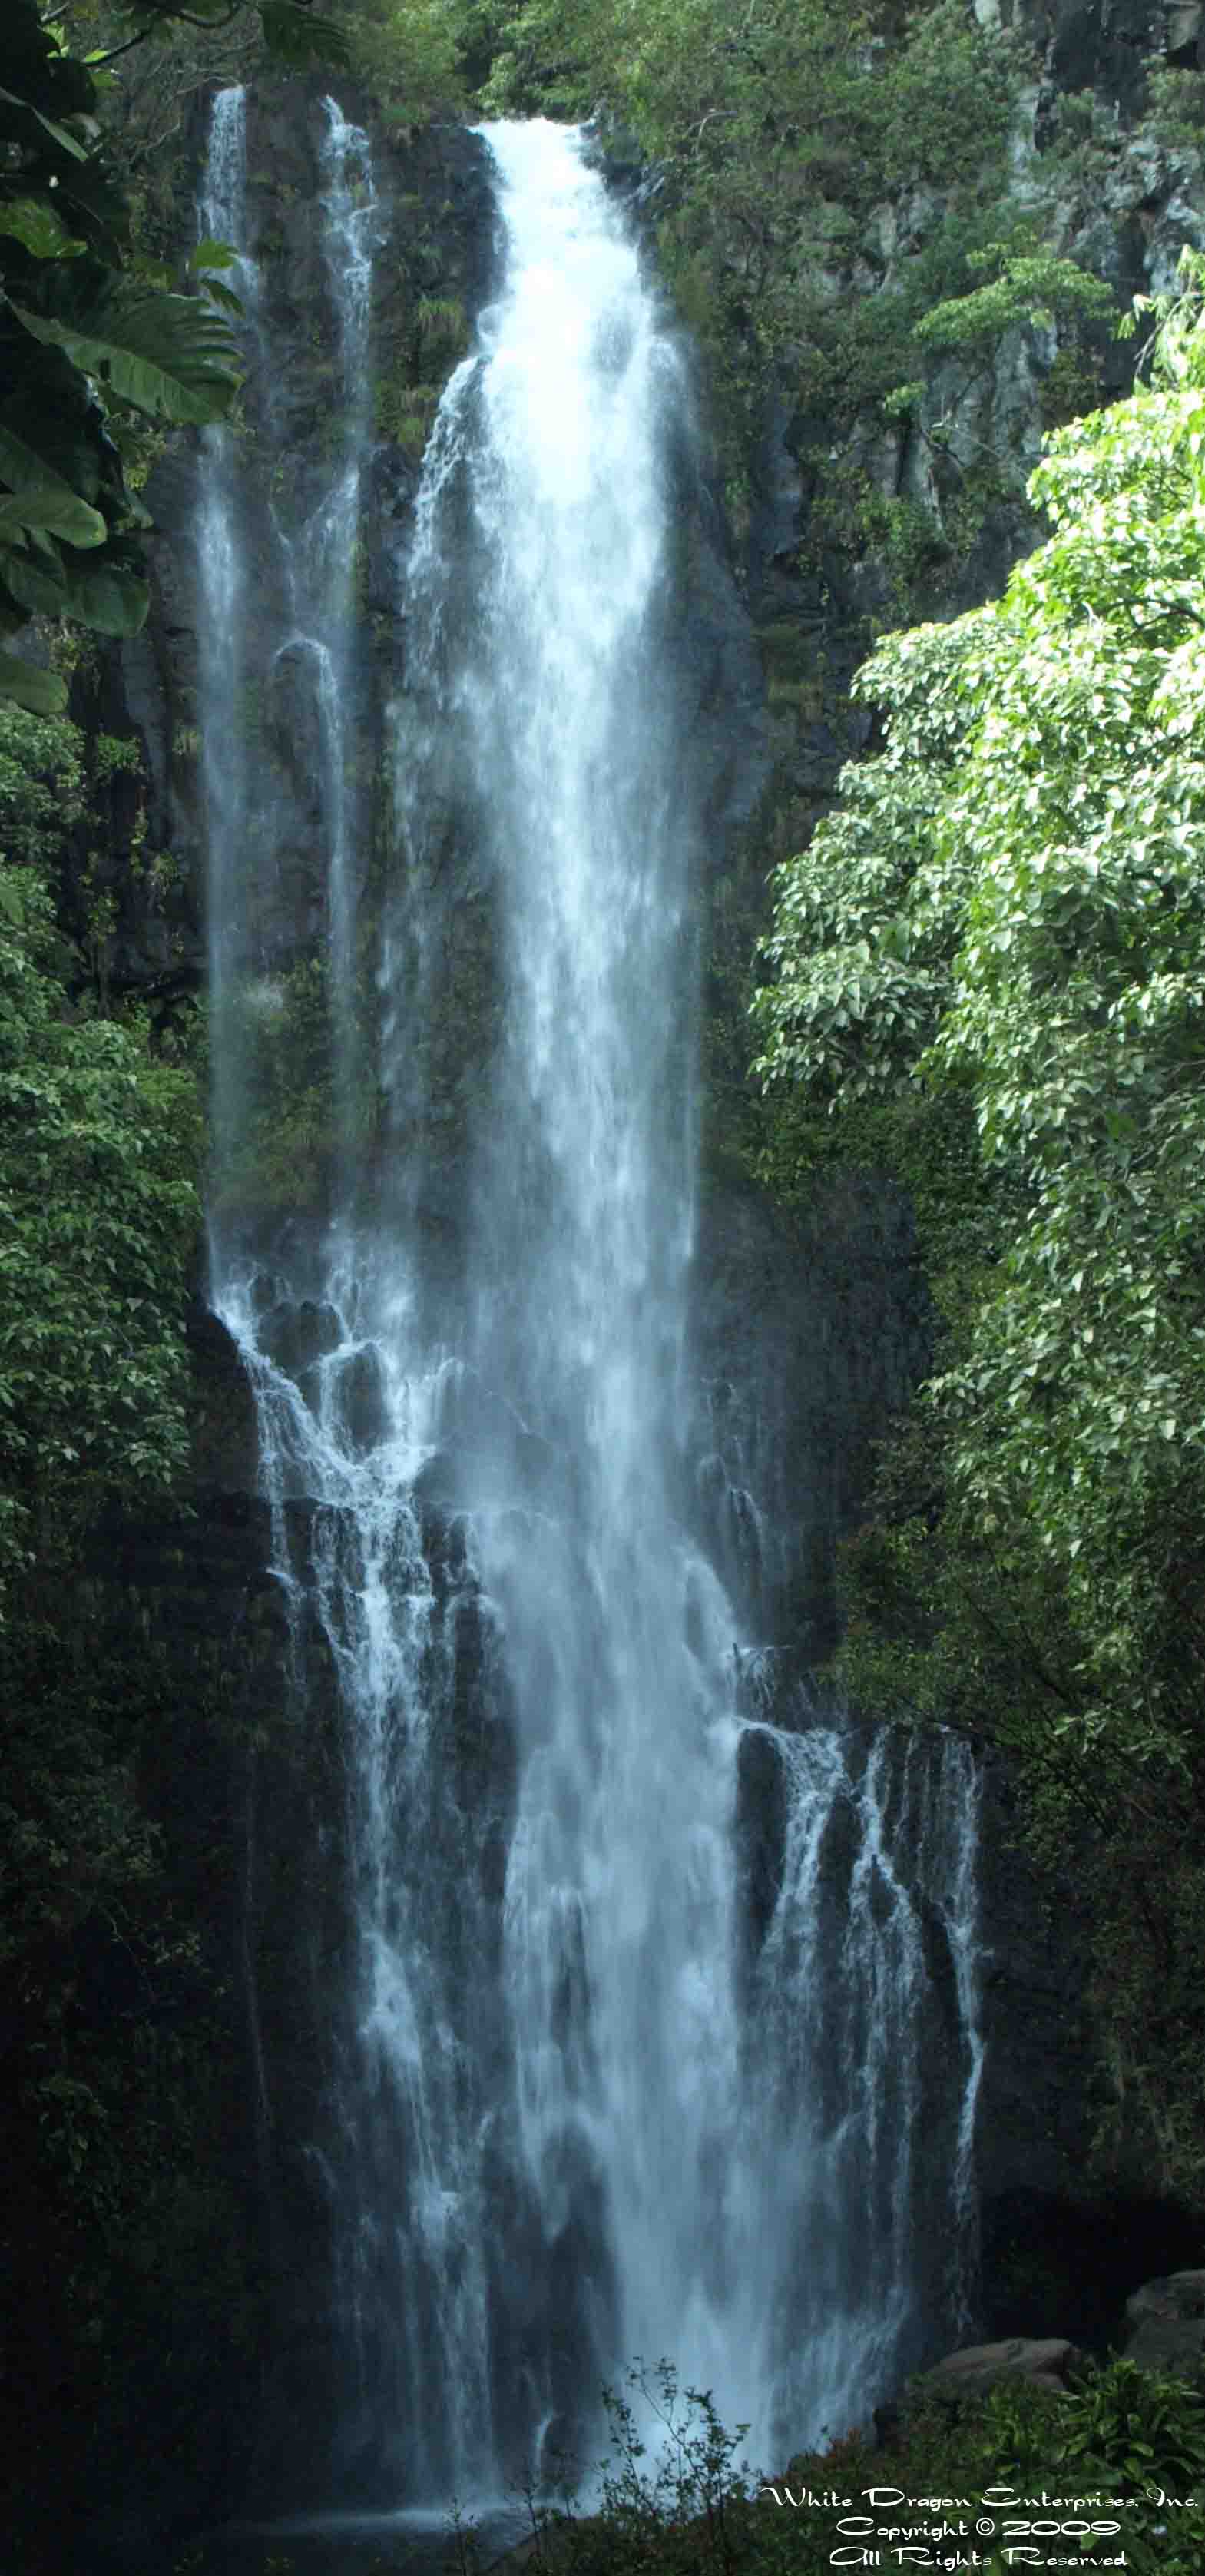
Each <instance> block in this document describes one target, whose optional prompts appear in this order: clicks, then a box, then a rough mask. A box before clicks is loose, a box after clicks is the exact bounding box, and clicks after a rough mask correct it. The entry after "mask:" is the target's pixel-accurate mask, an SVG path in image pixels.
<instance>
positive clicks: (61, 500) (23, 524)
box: [0, 430, 109, 546]
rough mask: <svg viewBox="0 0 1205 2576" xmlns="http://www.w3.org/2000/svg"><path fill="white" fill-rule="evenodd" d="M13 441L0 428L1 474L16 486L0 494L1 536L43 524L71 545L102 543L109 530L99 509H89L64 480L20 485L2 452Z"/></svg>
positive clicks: (9, 535) (13, 535)
mask: <svg viewBox="0 0 1205 2576" xmlns="http://www.w3.org/2000/svg"><path fill="white" fill-rule="evenodd" d="M14 444H15V442H14V441H13V440H6V439H5V437H4V432H3V430H0V476H3V479H4V481H5V482H6V483H12V482H17V486H18V488H17V489H16V491H14V492H13V494H12V495H11V497H10V496H9V495H8V494H7V493H3V494H0V539H2V538H9V539H11V538H13V537H15V536H18V535H19V533H20V531H21V530H22V528H45V529H46V530H47V532H48V533H49V535H51V536H53V537H65V538H66V541H67V543H68V545H70V546H103V544H104V542H105V538H106V537H107V535H108V533H109V531H108V529H107V528H106V526H105V523H104V520H103V519H102V517H101V515H100V512H99V510H90V509H89V507H88V504H87V502H86V501H81V500H80V498H79V495H78V494H77V493H75V492H72V491H70V490H69V489H68V486H67V485H66V484H65V483H57V482H51V481H49V480H45V479H40V480H39V481H38V482H36V483H34V484H33V485H31V486H28V487H27V488H26V489H25V490H22V489H21V488H20V483H19V480H18V478H17V477H16V476H14V475H13V474H11V473H10V472H9V469H8V462H7V458H6V455H5V452H4V451H5V448H6V447H11V446H13V445H14Z"/></svg>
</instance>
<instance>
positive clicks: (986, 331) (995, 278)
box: [913, 228, 1116, 352]
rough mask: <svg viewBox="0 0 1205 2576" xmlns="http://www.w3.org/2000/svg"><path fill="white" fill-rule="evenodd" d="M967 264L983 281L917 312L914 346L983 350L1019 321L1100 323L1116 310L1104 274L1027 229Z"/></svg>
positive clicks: (991, 246)
mask: <svg viewBox="0 0 1205 2576" xmlns="http://www.w3.org/2000/svg"><path fill="white" fill-rule="evenodd" d="M1027 235H1028V237H1027ZM967 268H968V270H969V271H970V273H971V275H972V276H981V277H982V278H983V280H984V282H983V284H982V285H981V286H974V287H969V288H968V290H967V292H966V293H965V294H964V295H957V296H951V297H947V298H946V299H945V300H944V301H943V302H942V303H940V304H935V305H934V306H933V307H932V308H931V310H930V311H929V312H928V313H924V314H922V316H921V318H920V321H919V322H918V323H917V325H916V328H915V332H914V334H913V336H914V338H915V340H916V342H917V345H918V347H920V348H922V349H935V350H937V349H940V350H969V351H973V352H982V351H984V350H985V349H991V348H992V347H993V346H994V344H995V343H996V341H998V340H999V339H1000V338H1002V336H1003V334H1004V332H1005V331H1008V330H1011V329H1012V328H1013V327H1014V325H1015V324H1016V323H1018V322H1031V323H1050V322H1054V321H1068V320H1072V319H1074V320H1078V321H1104V320H1106V319H1108V318H1110V317H1111V316H1112V315H1113V313H1114V312H1115V309H1116V308H1115V305H1114V299H1113V295H1112V292H1111V290H1110V289H1109V287H1107V286H1106V285H1105V283H1104V280H1103V278H1099V277H1091V276H1089V274H1088V272H1087V270H1086V269H1083V268H1080V267H1079V266H1077V264H1076V262H1075V261H1074V260H1071V259H1059V258H1057V257H1056V255H1055V253H1054V252H1053V251H1050V250H1044V249H1043V248H1042V247H1041V246H1040V244H1039V243H1038V242H1037V240H1036V237H1035V236H1034V235H1033V234H1032V231H1031V230H1030V229H1029V228H1027V233H1022V234H1014V236H1013V237H1012V239H1011V240H1010V241H1002V242H990V243H989V244H988V245H987V246H986V248H985V249H983V250H979V251H970V252H968V254H967Z"/></svg>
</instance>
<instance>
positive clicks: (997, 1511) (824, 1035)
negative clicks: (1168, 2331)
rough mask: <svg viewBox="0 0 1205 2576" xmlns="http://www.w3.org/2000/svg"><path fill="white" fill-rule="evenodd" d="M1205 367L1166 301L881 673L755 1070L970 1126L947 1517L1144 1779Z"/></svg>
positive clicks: (1204, 1384) (1198, 1346) (1186, 1361)
mask: <svg viewBox="0 0 1205 2576" xmlns="http://www.w3.org/2000/svg"><path fill="white" fill-rule="evenodd" d="M1202 354H1203V352H1202V334H1201V327H1200V324H1199V321H1198V319H1197V314H1196V308H1195V304H1190V306H1189V307H1188V309H1186V310H1185V311H1183V312H1182V313H1181V314H1180V315H1179V316H1178V317H1177V318H1176V319H1175V321H1174V322H1171V323H1169V324H1168V326H1167V330H1166V333H1165V340H1164V347H1163V356H1162V361H1161V374H1160V378H1159V381H1158V383H1157V385H1155V386H1154V387H1152V388H1151V389H1149V390H1144V391H1143V392H1141V393H1140V394H1139V395H1137V396H1136V397H1135V398H1134V400H1133V401H1132V402H1130V403H1128V404H1123V405H1121V406H1119V407H1118V408H1117V409H1116V410H1115V411H1113V412H1110V413H1106V414H1103V415H1099V416H1097V417H1096V418H1095V419H1094V420H1093V421H1090V422H1089V423H1086V424H1083V425H1081V426H1080V427H1079V428H1077V429H1072V430H1067V431H1064V432H1061V433H1059V434H1058V435H1057V436H1056V437H1055V438H1054V439H1053V440H1052V441H1051V442H1050V444H1049V450H1048V454H1047V457H1046V460H1045V462H1044V463H1043V465H1042V466H1041V467H1040V468H1039V470H1038V472H1037V473H1036V474H1035V476H1034V478H1033V482H1032V484H1031V494H1032V497H1033V499H1034V500H1035V502H1037V503H1039V504H1040V505H1042V506H1044V507H1045V509H1046V510H1047V512H1048V514H1049V516H1050V518H1051V519H1052V521H1053V522H1054V527H1055V533H1054V535H1053V536H1052V538H1051V539H1050V541H1049V542H1048V543H1047V544H1046V545H1045V546H1044V547H1042V548H1041V549H1040V550H1039V552H1038V553H1037V554H1035V555H1034V556H1032V557H1031V558H1030V559H1029V561H1028V562H1027V563H1025V564H1024V565H1022V566H1021V567H1020V568H1019V569H1018V571H1017V572H1016V573H1015V574H1014V575H1013V578H1012V581H1011V582H1010V585H1009V589H1008V593H1007V595H1006V597H1005V599H1004V600H1003V601H1002V602H1000V603H998V604H996V605H992V606H989V607H987V608H985V609H982V610H978V611H976V612H974V613H973V614H972V615H971V616H969V617H965V618H962V619H959V620H958V621H957V622H956V623H955V624H954V625H952V626H948V627H929V628H922V629H920V630H918V631H917V632H915V633H913V634H909V635H904V636H898V637H892V638H890V639H889V640H888V641H887V642H886V643H884V644H883V645H882V646H881V647H880V649H879V651H878V653H877V655H876V657H875V659H874V661H873V662H872V663H871V664H870V665H868V667H867V669H866V671H865V672H864V673H863V674H862V675H861V679H860V682H859V687H860V691H861V693H862V694H863V695H864V696H866V697H867V698H869V699H871V700H872V701H873V702H874V703H875V704H876V705H877V706H878V707H879V708H880V709H881V710H882V711H883V715H884V719H885V724H886V732H887V742H886V748H885V750H884V752H883V753H882V755H881V756H880V757H879V758H878V759H876V760H873V761H869V762H866V763H864V764H862V765H861V766H859V767H855V768H853V769H850V770H848V771H847V772H846V773H845V775H844V778H843V782H842V798H841V803H840V806H839V808H838V810H837V812H836V814H835V815H834V817H833V818H832V819H831V820H830V821H829V822H828V823H826V824H825V825H824V826H823V827H822V829H821V831H820V832H819V833H818V834H817V836H816V839H815V841H814V842H813V844H812V847H811V849H810V851H809V852H808V853H807V854H806V856H805V857H804V858H802V859H799V860H796V861H792V862H790V863H789V864H788V865H787V866H786V867H785V868H784V869H783V870H781V871H780V875H779V903H778V913H777V919H776V924H775V928H774V931H773V933H772V935H771V938H770V940H769V942H768V945H767V955H768V957H769V958H770V960H771V962H772V963H773V964H774V965H775V967H776V968H777V970H778V972H777V981H776V982H775V983H773V984H771V985H769V986H767V987H766V989H765V990H764V992H763V994H762V995H761V996H760V998H759V1002H758V1011H759V1015H760V1025H761V1027H762V1030H763V1034H764V1038H765V1053H764V1055H763V1057H762V1058H761V1059H760V1067H759V1069H760V1071H761V1072H762V1074H763V1076H765V1077H767V1078H769V1079H782V1078H783V1077H784V1076H790V1077H792V1078H794V1079H796V1080H802V1081H803V1082H805V1083H806V1084H807V1085H808V1086H809V1088H810V1089H811V1091H812V1093H813V1095H814V1096H817V1097H823V1098H826V1099H827V1100H828V1101H829V1102H830V1103H831V1104H832V1106H833V1107H834V1108H835V1109H836V1110H838V1111H839V1110H840V1109H841V1108H842V1106H845V1105H848V1104H850V1103H852V1102H855V1101H860V1100H864V1099H867V1098H871V1097H878V1098H888V1097H890V1096H892V1095H893V1094H895V1093H898V1092H899V1090H900V1089H901V1088H907V1087H909V1086H913V1085H917V1086H919V1087H920V1089H921V1091H922V1092H925V1091H928V1090H930V1089H932V1090H938V1091H941V1090H945V1089H948V1090H950V1091H952V1092H953V1093H960V1092H964V1093H966V1094H967V1096H969V1097H970V1098H971V1099H972V1100H973V1101H974V1104H975V1114H976V1119H977V1124H978V1129H979V1135H980V1143H981V1152H982V1159H983V1168H984V1183H985V1189H986V1191H987V1193H988V1195H989V1196H993V1195H994V1196H995V1198H996V1200H997V1202H998V1204H999V1206H1000V1209H1001V1214H1002V1219H1003V1215H1004V1211H1005V1210H1007V1211H1008V1219H1009V1223H1010V1225H1015V1226H1016V1229H1017V1230H1016V1235H1015V1240H1014V1241H1013V1243H1012V1246H1011V1249H1010V1250H1009V1253H1008V1256H1007V1259H1006V1261H1005V1262H1004V1264H1003V1267H1002V1272H1001V1278H1000V1284H999V1287H998V1288H997V1289H996V1290H995V1292H994V1293H991V1294H988V1295H986V1296H985V1297H984V1299H983V1301H982V1303H981V1305H980V1307H979V1310H978V1312H977V1315H976V1318H975V1323H974V1328H973V1331H972V1334H971V1337H970V1341H969V1345H968V1347H967V1349H966V1351H965V1353H964V1354H962V1355H961V1356H960V1358H959V1360H958V1362H957V1364H956V1365H955V1366H953V1367H952V1368H950V1369H948V1370H947V1371H945V1372H944V1373H943V1375H942V1377H941V1378H940V1379H939V1380H938V1381H937V1383H936V1384H935V1386H934V1388H933V1390H932V1395H931V1401H932V1402H933V1404H934V1405H935V1406H936V1407H937V1408H938V1410H939V1412H940V1413H941V1414H942V1416H943V1418H944V1420H945V1422H946V1424H947V1427H948V1432H949V1452H948V1455H949V1467H950V1476H951V1483H952V1487H953V1491H954V1493H955V1495H956V1497H957V1498H958V1500H959V1501H960V1503H961V1506H962V1508H963V1509H964V1510H965V1511H966V1512H967V1513H968V1514H970V1515H972V1516H973V1517H974V1518H975V1520H976V1522H977V1524H978V1526H979V1528H980V1529H981V1530H982V1531H983V1532H985V1533H987V1534H990V1533H991V1532H993V1531H994V1530H996V1529H997V1528H999V1527H1001V1526H1003V1525H1005V1524H1008V1525H1009V1526H1012V1525H1014V1524H1016V1525H1020V1526H1023V1527H1025V1528H1026V1529H1027V1530H1028V1531H1029V1532H1030V1533H1031V1535H1032V1536H1033V1537H1034V1538H1036V1540H1037V1541H1038V1542H1039V1544H1040V1546H1041V1547H1042V1548H1043V1550H1044V1551H1045V1552H1046V1553H1047V1555H1048V1556H1049V1557H1050V1558H1051V1559H1052V1560H1053V1562H1054V1563H1055V1564H1056V1565H1057V1566H1058V1568H1059V1570H1060V1573H1061V1575H1062V1578H1063V1580H1064V1581H1065V1583H1066V1585H1067V1587H1068V1592H1069V1596H1070V1597H1071V1598H1072V1599H1073V1600H1074V1601H1076V1602H1077V1603H1078V1606H1079V1610H1080V1613H1081V1615H1082V1617H1083V1620H1084V1623H1085V1626H1086V1627H1089V1626H1090V1627H1091V1628H1093V1629H1094V1630H1095V1632H1096V1636H1097V1646H1096V1650H1095V1651H1096V1660H1097V1666H1098V1670H1099V1677H1100V1681H1101V1684H1102V1686H1103V1687H1105V1688H1108V1687H1109V1676H1110V1675H1112V1676H1114V1677H1115V1680H1116V1684H1117V1687H1118V1688H1119V1690H1122V1689H1123V1690H1125V1691H1127V1692H1128V1691H1130V1690H1131V1689H1132V1688H1134V1687H1135V1685H1136V1684H1137V1683H1138V1680H1139V1675H1140V1674H1142V1675H1144V1676H1145V1679H1144V1681H1143V1684H1142V1686H1141V1711H1142V1714H1141V1716H1137V1715H1136V1723H1135V1725H1134V1727H1133V1728H1132V1730H1131V1735H1132V1741H1133V1742H1134V1744H1135V1745H1138V1744H1139V1743H1140V1742H1142V1741H1146V1742H1148V1743H1149V1745H1150V1746H1151V1747H1152V1749H1153V1747H1154V1745H1155V1744H1156V1742H1157V1743H1158V1744H1159V1746H1160V1748H1161V1750H1162V1753H1163V1756H1164V1758H1167V1757H1168V1755H1169V1752H1170V1746H1171V1743H1172V1741H1173V1740H1174V1735H1175V1729H1174V1727H1173V1728H1172V1731H1171V1734H1170V1735H1169V1733H1168V1729H1167V1727H1165V1726H1164V1725H1163V1724H1162V1722H1161V1720H1160V1718H1159V1716H1158V1713H1157V1712H1158V1707H1159V1703H1160V1697H1161V1694H1160V1691H1159V1688H1158V1686H1157V1684H1153V1683H1152V1680H1151V1677H1150V1672H1149V1654H1150V1648H1151V1643H1152V1636H1153V1633H1154V1631H1155V1630H1157V1628H1158V1624H1159V1615H1160V1602H1161V1599H1162V1598H1163V1597H1164V1594H1165V1582H1166V1577H1167V1575H1168V1572H1169V1570H1170V1569H1169V1556H1170V1555H1171V1553H1172V1552H1173V1550H1174V1548H1175V1546H1176V1545H1177V1544H1183V1539H1182V1537H1181V1538H1180V1539H1179V1540H1178V1541H1177V1540H1174V1539H1172V1537H1171V1534H1172V1532H1173V1531H1175V1532H1181V1533H1182V1532H1183V1530H1184V1528H1185V1525H1186V1516H1187V1519H1188V1520H1189V1521H1191V1519H1192V1517H1193V1515H1194V1514H1195V1512H1196V1510H1197V1509H1199V1507H1200V1502H1201V1482H1200V1480H1201V1450H1202V1442H1203V1441H1205V1315H1203V1314H1202V1311H1201V1299H1200V1288H1199V1268H1198V1263H1199V1250H1200V1247H1199V1219H1198V1214H1197V1210H1198V1208H1199V1205H1200V1203H1201V1187H1202V1180H1203V1178H1205V1166H1203V1162H1202V1157H1203V1156H1205V1123H1203V1122H1202V1118H1201V1113H1200V1108H1199V1092H1198V1086H1197V1084H1196V1082H1195V1078H1194V1073H1193V1068H1194V1066H1195V1064H1196V1062H1197V1059H1198V1056H1199V1051H1200V1043H1201V1040H1200V1029H1199V1013H1200V995H1201V991H1202V984H1203V977H1205V949H1203V947H1202V939H1203V935H1205V907H1203V906H1202V901H1201V882H1202V870H1201V834H1202V829H1203V827H1205V808H1203V805H1202V783H1203V776H1205V773H1203V772H1202V769H1201V764H1200V761H1199V757H1198V754H1197V746H1196V729H1197V726H1198V724H1199V711H1200V706H1201V689H1202V683H1203V677H1205V663H1203V662H1202V657H1201V654H1200V650H1199V625H1198V608H1197V599H1198V582H1199V574H1198V546H1199V538H1198V527H1199V521H1200V513H1201V507H1202V502H1201V493H1200V467H1199V464H1198V454H1199V448H1200V444H1201V424H1202V421H1203V420H1205V411H1203V409H1202V404H1201V398H1200V395H1199V393H1198V392H1197V391H1196V379H1197V377H1198V375H1199V374H1200V372H1201V358H1202ZM1169 1542H1170V1545H1169ZM1123 1676H1124V1680H1123Z"/></svg>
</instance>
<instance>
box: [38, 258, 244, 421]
mask: <svg viewBox="0 0 1205 2576" xmlns="http://www.w3.org/2000/svg"><path fill="white" fill-rule="evenodd" d="M52 277H53V286H54V299H53V300H54V309H53V311H51V312H47V313H40V312H35V311H34V310H33V308H32V307H30V306H28V305H25V304H16V303H14V305H13V307H12V309H13V311H14V313H16V315H17V316H18V319H19V320H20V321H21V322H23V323H24V325H25V328H26V330H27V331H30V332H32V334H33V337H34V339H35V340H41V341H42V342H44V343H45V344H46V345H47V346H48V347H52V348H58V349H61V350H62V351H63V352H64V354H65V356H67V357H68V358H69V359H70V360H71V363H72V365H73V366H76V367H80V368H82V370H83V372H84V373H85V375H89V376H94V377H96V378H97V379H98V380H99V381H100V382H101V383H102V384H103V385H105V386H106V387H107V389H108V391H109V392H110V393H112V394H113V395H115V396H116V398H117V400H118V401H120V402H128V403H132V404H133V405H134V408H135V410H137V411H145V412H149V413H150V414H151V415H152V417H153V418H157V419H167V420H177V421H194V422H197V423H198V424H200V423H204V422H205V421H210V420H218V419H220V417H221V415H222V413H223V412H224V411H227V410H228V409H229V407H230V404H231V403H232V401H233V400H234V396H235V394H236V393H237V391H238V387H239V383H240V381H241V378H240V374H239V369H238V364H237V350H236V347H235V343H234V341H233V339H232V337H231V334H230V331H229V329H228V327H227V325H226V323H225V322H223V321H222V320H221V318H220V316H219V315H218V314H216V313H215V312H214V311H213V309H212V307H211V306H210V305H208V304H207V303H203V302H202V301H201V299H200V297H196V296H191V295H162V294H160V293H159V292H158V291H157V290H156V289H154V288H151V289H149V290H148V289H147V288H146V287H144V286H141V285H139V284H136V283H135V282H134V281H133V280H131V279H129V278H124V277H120V276H116V275H109V276H104V275H100V276H98V274H97V272H96V270H95V269H94V268H92V267H91V265H90V266H89V270H88V274H87V275H86V276H81V273H80V270H79V267H78V266H77V264H76V263H74V262H73V263H72V264H71V266H70V267H56V268H55V269H54V271H53V273H52Z"/></svg>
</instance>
